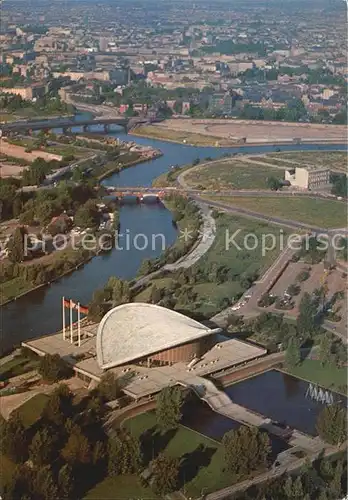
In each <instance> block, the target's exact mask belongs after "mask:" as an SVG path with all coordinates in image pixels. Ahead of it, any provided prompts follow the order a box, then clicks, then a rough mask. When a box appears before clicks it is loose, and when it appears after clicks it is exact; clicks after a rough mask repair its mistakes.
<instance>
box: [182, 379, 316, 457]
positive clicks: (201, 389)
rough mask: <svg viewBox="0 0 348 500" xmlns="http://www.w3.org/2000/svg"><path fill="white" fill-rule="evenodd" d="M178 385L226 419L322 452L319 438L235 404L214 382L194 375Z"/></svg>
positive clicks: (302, 447) (293, 444) (295, 444)
mask: <svg viewBox="0 0 348 500" xmlns="http://www.w3.org/2000/svg"><path fill="white" fill-rule="evenodd" d="M176 383H177V384H179V385H181V386H183V387H186V388H188V389H191V390H192V391H193V392H194V393H195V394H196V395H197V396H198V397H199V398H200V399H201V400H202V401H205V402H206V403H207V404H208V405H209V406H210V408H211V409H212V410H213V411H215V412H216V413H220V414H221V415H223V416H224V417H227V418H230V419H232V420H235V421H237V422H240V423H241V424H244V425H247V426H249V427H258V428H260V429H261V430H264V431H267V432H268V433H270V434H273V435H274V436H277V437H279V438H281V439H285V440H288V442H289V444H290V445H291V446H294V447H295V446H298V447H299V448H301V449H307V450H318V451H319V450H320V449H321V446H322V443H321V441H320V439H319V438H313V437H311V436H308V435H306V434H304V433H302V432H300V431H298V430H297V429H290V428H285V429H284V428H283V427H281V426H279V425H277V422H273V421H272V420H271V419H270V418H267V417H264V416H262V415H259V414H258V413H255V412H253V411H251V410H249V409H248V408H244V406H241V405H238V404H236V403H234V402H233V401H232V400H231V398H230V397H229V396H228V394H226V392H224V391H221V390H220V389H218V388H217V387H216V385H215V384H214V382H212V381H211V380H209V379H207V378H203V377H200V376H198V375H192V377H189V378H187V379H185V380H176Z"/></svg>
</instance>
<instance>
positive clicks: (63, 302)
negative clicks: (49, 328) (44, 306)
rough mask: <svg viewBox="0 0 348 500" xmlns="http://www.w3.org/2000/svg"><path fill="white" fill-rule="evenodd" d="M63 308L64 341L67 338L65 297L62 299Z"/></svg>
mask: <svg viewBox="0 0 348 500" xmlns="http://www.w3.org/2000/svg"><path fill="white" fill-rule="evenodd" d="M62 306H63V317H62V319H63V340H65V339H66V337H65V298H64V297H63V298H62Z"/></svg>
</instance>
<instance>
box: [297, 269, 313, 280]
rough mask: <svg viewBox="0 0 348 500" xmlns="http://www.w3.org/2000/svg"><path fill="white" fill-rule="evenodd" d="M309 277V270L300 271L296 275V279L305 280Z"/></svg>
mask: <svg viewBox="0 0 348 500" xmlns="http://www.w3.org/2000/svg"><path fill="white" fill-rule="evenodd" d="M309 277H310V272H309V271H308V270H305V271H301V272H300V273H299V274H298V275H297V276H296V281H301V282H302V281H306V280H308V278H309Z"/></svg>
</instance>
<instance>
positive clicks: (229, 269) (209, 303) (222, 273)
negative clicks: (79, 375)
mask: <svg viewBox="0 0 348 500" xmlns="http://www.w3.org/2000/svg"><path fill="white" fill-rule="evenodd" d="M214 215H215V217H216V225H217V229H216V236H215V240H214V242H213V244H212V246H211V247H210V249H209V250H208V251H207V252H206V253H205V255H203V256H202V257H201V259H199V261H198V262H197V263H196V264H194V266H193V267H192V268H191V269H189V270H187V273H189V274H190V283H189V285H186V286H177V280H178V279H179V282H180V283H181V281H180V280H181V277H180V278H178V276H176V274H175V273H174V274H171V275H168V276H165V277H159V278H157V279H153V280H152V281H151V282H150V284H149V285H148V286H147V287H146V288H145V289H144V290H142V291H141V292H140V293H139V294H138V295H137V296H136V297H135V301H138V302H148V301H150V298H151V293H152V288H153V286H155V287H156V288H158V289H159V290H162V291H163V293H167V291H168V290H169V291H172V292H171V295H172V298H173V299H174V300H175V301H176V302H175V304H174V305H172V306H173V307H174V308H175V309H176V310H180V311H181V312H184V313H185V311H186V310H187V309H188V304H189V310H187V311H186V312H188V313H190V314H192V313H195V314H197V315H198V316H200V317H202V319H203V318H205V317H207V318H208V317H211V316H212V315H213V314H216V313H217V312H219V311H221V310H222V309H224V308H225V307H227V306H228V305H229V304H231V303H233V302H234V301H235V300H237V298H238V297H240V295H241V294H242V293H243V292H244V291H245V290H247V289H248V288H249V287H250V286H251V283H252V281H253V280H254V279H255V278H256V277H257V276H261V275H262V274H263V273H264V272H265V271H266V269H267V268H268V267H269V266H270V265H271V264H272V262H274V260H275V259H276V257H277V255H278V253H279V244H278V245H277V246H276V248H275V249H274V250H270V251H269V252H267V253H266V255H264V256H262V253H261V252H262V251H261V245H260V247H259V248H257V249H255V250H253V251H246V250H244V249H243V251H239V250H238V249H237V248H236V247H235V246H234V245H233V243H231V244H229V241H228V239H229V237H232V235H233V234H234V233H235V231H238V230H239V233H238V234H237V235H236V237H235V241H236V243H237V244H239V245H243V240H244V237H245V236H246V235H247V234H248V233H253V234H255V235H256V237H258V238H260V239H261V236H262V234H264V233H267V234H274V236H275V238H276V240H277V241H278V242H279V238H280V230H279V228H277V227H275V226H272V225H270V224H266V223H263V222H257V221H252V220H250V219H247V218H243V217H239V216H233V215H228V214H218V213H216V214H214ZM284 234H285V235H286V233H284ZM168 293H169V292H168Z"/></svg>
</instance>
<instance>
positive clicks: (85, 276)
mask: <svg viewBox="0 0 348 500" xmlns="http://www.w3.org/2000/svg"><path fill="white" fill-rule="evenodd" d="M94 130H95V131H99V130H100V129H98V127H95V129H94ZM110 135H114V136H117V137H118V138H119V139H121V140H128V141H129V140H135V141H136V142H137V143H139V144H144V145H150V146H153V147H155V148H158V149H160V150H161V151H162V152H163V156H161V157H160V158H157V159H155V160H152V161H149V162H146V163H140V164H139V165H136V166H134V167H130V168H129V169H126V170H123V171H122V172H120V173H119V174H113V175H112V176H111V177H109V178H108V179H105V180H104V181H103V182H104V184H105V185H112V186H150V185H151V184H152V181H153V180H154V179H155V178H156V177H158V176H159V175H160V174H162V173H164V172H166V171H168V170H169V169H170V167H171V165H175V164H179V165H183V164H188V163H191V162H192V161H193V160H194V159H195V158H200V159H201V160H203V159H204V158H206V157H208V156H210V157H211V158H218V157H220V156H222V155H223V154H224V153H226V152H229V153H261V152H271V151H276V150H279V149H281V150H282V151H291V150H304V151H309V150H319V149H321V150H339V149H341V150H342V149H344V146H342V145H329V146H324V145H321V146H314V145H287V146H281V147H280V148H276V147H273V146H253V147H251V146H250V147H242V148H238V147H237V148H213V147H192V146H187V145H181V144H174V143H169V142H164V141H158V140H154V139H145V138H141V137H132V136H129V135H127V134H126V133H124V132H122V131H120V130H115V131H114V132H111V133H110ZM120 223H121V233H122V234H124V235H125V236H124V237H123V240H122V241H121V244H120V248H119V249H116V248H115V249H114V250H112V251H111V252H110V253H108V254H104V255H100V256H97V257H95V258H94V259H92V260H91V261H90V262H89V263H87V264H86V265H85V266H84V267H83V268H81V269H79V270H77V271H75V272H74V273H72V274H70V275H68V276H66V277H64V278H62V279H60V280H59V281H56V282H55V283H52V284H51V285H50V286H48V287H45V288H42V289H40V290H38V291H35V292H33V293H30V294H28V295H26V296H24V297H22V298H21V299H18V300H16V301H14V302H12V303H10V304H8V305H6V306H4V307H3V308H2V318H1V319H2V328H3V330H2V343H1V350H2V351H5V350H8V349H10V348H11V347H12V346H14V345H16V344H18V343H20V342H21V341H23V340H27V339H29V338H32V337H38V336H40V335H44V334H48V333H53V332H55V331H58V330H59V329H60V328H61V326H62V323H61V322H62V312H61V299H62V297H63V296H64V297H68V298H70V297H71V298H73V299H75V300H78V301H80V302H81V303H82V304H88V302H89V301H90V299H91V297H92V294H93V291H94V290H96V289H97V288H100V287H101V286H103V285H104V284H105V283H106V281H107V280H108V278H109V277H110V276H118V277H120V278H124V279H132V278H134V277H135V275H136V273H137V271H138V269H139V267H140V265H141V262H142V260H143V259H147V258H153V257H156V256H158V255H160V253H161V252H162V251H163V248H164V245H165V246H170V245H172V244H173V242H174V241H175V239H176V238H177V231H176V229H175V228H174V226H173V224H172V217H171V214H170V212H169V211H168V210H166V209H165V208H164V207H163V206H162V205H124V206H122V207H121V209H120ZM137 235H138V236H137ZM139 235H141V236H139ZM154 235H161V236H160V237H154ZM122 242H123V243H122ZM146 242H147V243H148V244H147V245H146V247H145V248H144V249H141V248H142V247H144V245H145V243H146ZM121 247H122V248H121Z"/></svg>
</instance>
